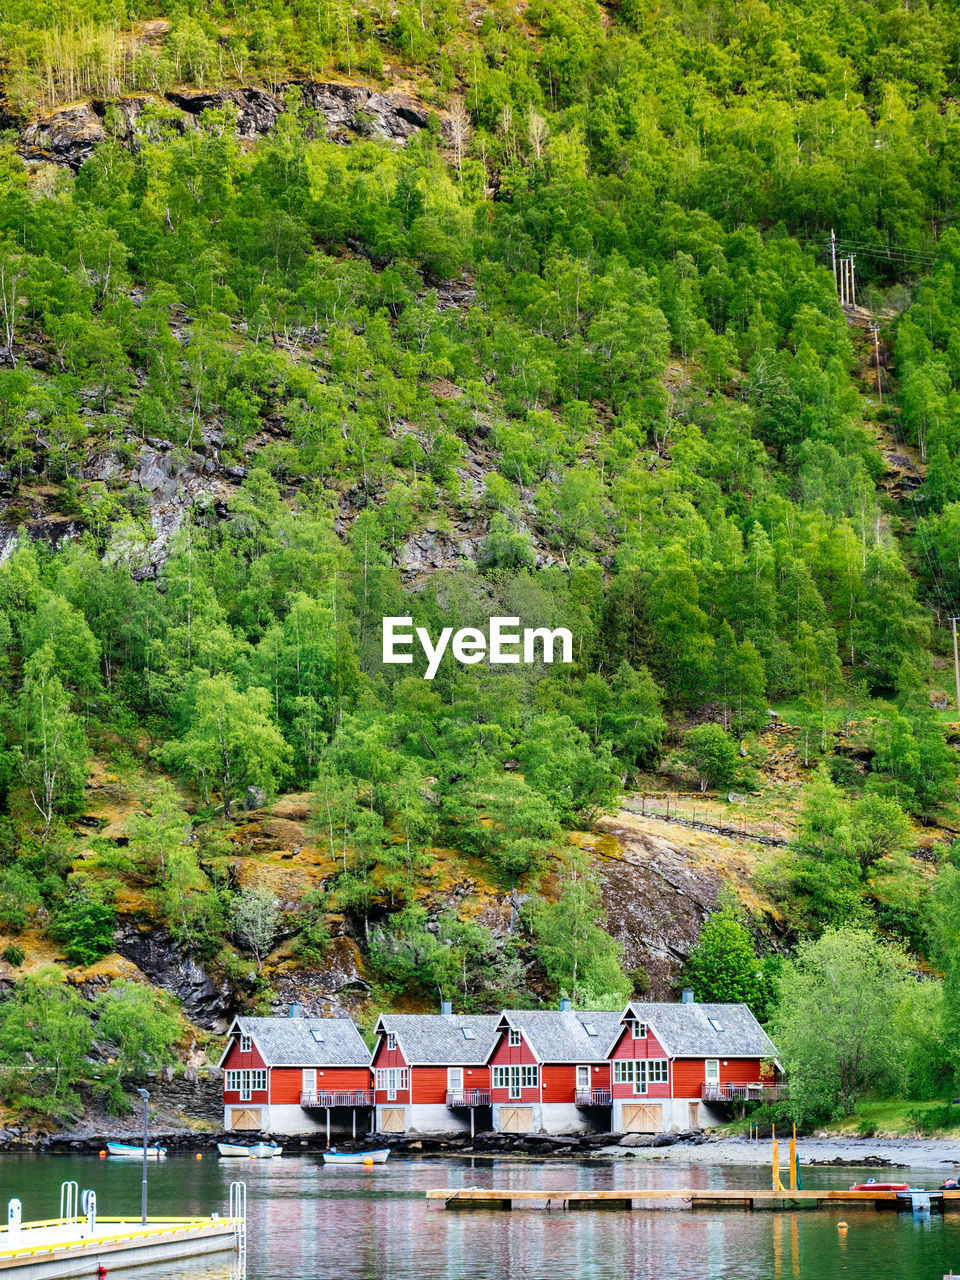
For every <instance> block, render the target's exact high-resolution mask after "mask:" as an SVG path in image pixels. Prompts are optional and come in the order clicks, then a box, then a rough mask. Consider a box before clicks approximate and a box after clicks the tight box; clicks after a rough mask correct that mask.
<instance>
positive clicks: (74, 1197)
mask: <svg viewBox="0 0 960 1280" xmlns="http://www.w3.org/2000/svg"><path fill="white" fill-rule="evenodd" d="M79 1208H80V1188H79V1186H78V1185H77V1183H76V1182H61V1183H60V1222H61V1223H62V1224H66V1223H68V1222H76V1221H77V1217H78V1212H77V1211H78V1209H79Z"/></svg>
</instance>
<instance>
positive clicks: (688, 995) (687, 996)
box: [680, 987, 695, 1004]
mask: <svg viewBox="0 0 960 1280" xmlns="http://www.w3.org/2000/svg"><path fill="white" fill-rule="evenodd" d="M680 999H681V1001H682V1002H683V1003H684V1004H694V1003H695V1001H694V998H693V987H684V988H683V994H682V995H681V997H680Z"/></svg>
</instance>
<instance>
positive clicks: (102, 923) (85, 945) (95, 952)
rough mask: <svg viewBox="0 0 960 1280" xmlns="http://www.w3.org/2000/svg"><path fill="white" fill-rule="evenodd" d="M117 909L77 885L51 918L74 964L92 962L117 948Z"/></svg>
mask: <svg viewBox="0 0 960 1280" xmlns="http://www.w3.org/2000/svg"><path fill="white" fill-rule="evenodd" d="M115 921H116V911H115V910H114V908H113V907H112V906H108V905H107V903H106V902H103V901H100V900H98V899H97V898H96V897H92V896H90V895H89V894H88V893H85V892H83V890H81V889H73V890H71V892H70V893H69V894H68V895H67V898H66V901H65V902H64V903H63V905H62V906H61V907H60V909H59V910H58V911H57V913H56V915H55V916H54V917H53V919H52V920H51V922H50V933H51V934H52V936H53V937H54V938H55V939H56V940H57V942H60V943H62V944H63V949H64V952H65V954H66V957H67V959H68V960H69V961H70V963H71V964H82V965H88V964H93V963H94V961H96V960H99V959H100V957H101V956H105V955H106V954H107V952H108V951H112V950H113V928H114V923H115Z"/></svg>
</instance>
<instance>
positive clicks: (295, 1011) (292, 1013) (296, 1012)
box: [287, 1004, 300, 1018]
mask: <svg viewBox="0 0 960 1280" xmlns="http://www.w3.org/2000/svg"><path fill="white" fill-rule="evenodd" d="M287 1017H288V1018H299V1017H300V1006H299V1005H298V1004H292V1005H291V1006H290V1009H289V1011H288V1012H287Z"/></svg>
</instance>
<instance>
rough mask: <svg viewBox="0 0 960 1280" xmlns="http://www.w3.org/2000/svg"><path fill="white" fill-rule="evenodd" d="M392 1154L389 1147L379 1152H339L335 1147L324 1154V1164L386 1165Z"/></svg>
mask: <svg viewBox="0 0 960 1280" xmlns="http://www.w3.org/2000/svg"><path fill="white" fill-rule="evenodd" d="M389 1154H390V1148H389V1147H381V1148H379V1149H378V1150H377V1151H338V1150H337V1149H336V1147H333V1148H332V1149H331V1150H330V1151H325V1152H324V1153H323V1163H324V1164H386V1163H387V1156H388V1155H389Z"/></svg>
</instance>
